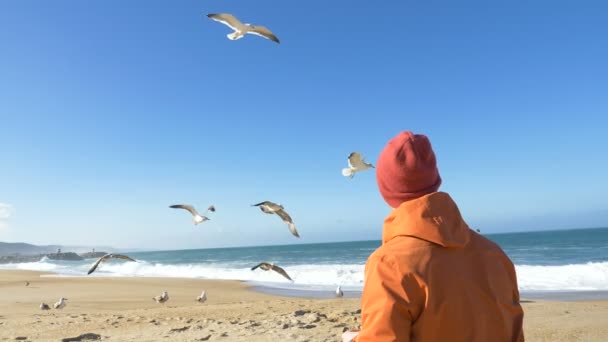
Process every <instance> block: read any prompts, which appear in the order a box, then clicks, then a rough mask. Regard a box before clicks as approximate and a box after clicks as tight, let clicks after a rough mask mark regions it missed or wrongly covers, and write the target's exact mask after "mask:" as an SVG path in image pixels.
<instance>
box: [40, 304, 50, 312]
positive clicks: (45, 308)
mask: <svg viewBox="0 0 608 342" xmlns="http://www.w3.org/2000/svg"><path fill="white" fill-rule="evenodd" d="M40 310H42V311H46V310H51V307H50V306H49V305H48V304H47V303H40Z"/></svg>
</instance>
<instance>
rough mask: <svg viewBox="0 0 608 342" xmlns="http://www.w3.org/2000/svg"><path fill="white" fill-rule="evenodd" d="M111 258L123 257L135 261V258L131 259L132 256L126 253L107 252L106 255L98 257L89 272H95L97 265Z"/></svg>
mask: <svg viewBox="0 0 608 342" xmlns="http://www.w3.org/2000/svg"><path fill="white" fill-rule="evenodd" d="M110 259H123V260H129V261H135V259H131V258H130V257H128V256H126V255H122V254H112V253H110V254H106V255H104V256H102V257H101V258H99V259H97V261H95V263H94V264H93V266H91V268H90V269H89V272H88V273H87V274H91V273H93V272H95V270H96V269H97V267H99V264H101V263H102V262H106V261H108V260H110Z"/></svg>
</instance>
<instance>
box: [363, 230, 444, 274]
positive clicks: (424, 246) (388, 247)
mask: <svg viewBox="0 0 608 342" xmlns="http://www.w3.org/2000/svg"><path fill="white" fill-rule="evenodd" d="M433 248H436V246H435V245H433V244H432V243H430V242H428V241H425V240H421V239H417V238H413V237H409V236H398V237H395V238H393V239H391V240H390V241H387V242H386V243H384V244H383V245H382V246H380V247H378V248H377V249H376V250H375V251H374V252H373V253H372V254H371V255H370V256H369V258H368V259H367V261H368V264H377V263H383V264H395V265H400V267H399V268H406V269H409V268H412V266H413V265H415V264H417V263H419V261H420V259H422V258H425V257H426V256H428V254H429V250H430V249H433Z"/></svg>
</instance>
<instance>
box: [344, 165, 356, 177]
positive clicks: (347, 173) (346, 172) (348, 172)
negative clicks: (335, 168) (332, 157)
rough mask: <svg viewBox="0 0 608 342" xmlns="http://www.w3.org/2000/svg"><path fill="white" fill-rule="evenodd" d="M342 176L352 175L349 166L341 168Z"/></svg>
mask: <svg viewBox="0 0 608 342" xmlns="http://www.w3.org/2000/svg"><path fill="white" fill-rule="evenodd" d="M342 176H344V177H352V176H353V170H352V169H350V168H348V167H347V168H344V169H342Z"/></svg>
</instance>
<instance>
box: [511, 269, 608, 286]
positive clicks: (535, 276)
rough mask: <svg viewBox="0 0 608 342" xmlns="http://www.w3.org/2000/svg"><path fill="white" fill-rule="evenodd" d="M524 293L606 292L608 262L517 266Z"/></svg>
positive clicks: (520, 284) (518, 278) (518, 277)
mask: <svg viewBox="0 0 608 342" xmlns="http://www.w3.org/2000/svg"><path fill="white" fill-rule="evenodd" d="M515 270H516V272H517V280H518V283H519V284H518V285H519V288H520V290H523V291H600V290H603V291H606V290H608V262H589V263H586V264H573V265H561V266H535V265H516V266H515Z"/></svg>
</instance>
